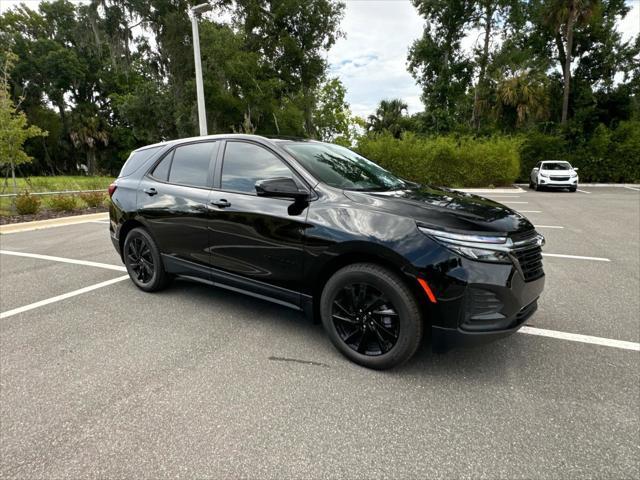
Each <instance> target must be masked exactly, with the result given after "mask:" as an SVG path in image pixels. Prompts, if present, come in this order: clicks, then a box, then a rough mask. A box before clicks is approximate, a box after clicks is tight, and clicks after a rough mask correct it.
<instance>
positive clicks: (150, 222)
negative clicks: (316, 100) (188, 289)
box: [109, 135, 544, 369]
mask: <svg viewBox="0 0 640 480" xmlns="http://www.w3.org/2000/svg"><path fill="white" fill-rule="evenodd" d="M109 194H110V196H111V206H110V217H111V222H110V230H111V239H112V240H113V244H114V246H115V248H116V249H117V250H118V252H119V253H120V255H121V257H122V259H123V261H124V263H125V265H126V267H127V271H128V272H129V275H130V276H131V279H132V280H133V282H134V283H135V284H136V286H138V287H139V288H141V289H142V290H145V291H149V292H151V291H156V290H160V289H162V288H163V287H165V286H167V284H168V283H169V282H170V281H171V279H172V278H173V277H174V276H182V277H188V278H190V279H194V280H198V281H201V282H205V283H208V284H211V285H215V286H219V287H223V288H228V289H231V290H233V291H236V292H243V293H246V294H248V295H253V296H255V297H258V298H262V299H266V300H270V301H273V302H276V303H279V304H281V305H285V306H287V307H291V308H295V309H298V310H303V311H304V312H306V313H307V314H308V315H309V316H311V318H315V319H320V320H321V321H322V323H323V324H324V327H325V329H326V331H327V333H328V335H329V338H330V339H331V341H332V342H333V343H334V345H335V346H336V347H337V348H338V350H340V351H341V352H342V353H343V354H344V355H346V356H347V357H348V358H350V359H351V360H353V361H354V362H357V363H359V364H361V365H364V366H366V367H370V368H378V369H383V368H389V367H392V366H394V365H398V364H400V363H402V362H404V361H406V360H408V359H409V358H410V357H411V356H412V355H413V354H414V353H415V351H416V349H417V348H418V346H419V344H420V341H421V339H422V337H423V333H424V331H425V329H429V330H430V333H431V335H432V337H433V341H434V345H437V346H438V348H440V349H442V348H447V346H450V345H453V344H456V343H457V344H459V343H478V342H484V341H487V340H491V339H495V338H498V337H502V336H505V335H508V334H511V333H513V332H515V331H516V330H517V329H518V328H519V327H520V326H522V325H523V323H524V322H525V321H526V320H527V318H529V317H530V316H531V314H532V313H533V312H534V311H535V310H536V308H537V303H536V302H537V299H538V297H539V296H540V294H541V292H542V289H543V286H544V272H543V270H542V253H541V247H542V245H543V243H544V239H543V237H542V236H541V235H540V234H538V233H537V232H536V231H535V229H534V227H533V225H532V224H531V223H530V222H529V221H528V220H527V219H526V218H524V217H523V216H522V215H520V214H519V213H517V212H514V211H513V210H511V209H509V208H507V207H505V206H503V205H501V204H499V203H496V202H494V201H492V200H488V199H486V198H482V197H478V196H475V195H470V194H466V193H461V192H457V191H453V190H449V189H446V188H435V187H431V186H426V185H418V184H415V183H412V182H409V181H406V180H402V179H400V178H397V177H395V176H394V175H392V174H391V173H389V172H388V171H386V170H384V169H382V168H381V167H379V166H377V165H376V164H375V163H373V162H371V161H369V160H367V159H366V158H363V157H362V156H360V155H358V154H357V153H354V152H353V151H351V150H349V149H347V148H344V147H340V146H338V145H333V144H328V143H322V142H317V141H310V140H294V139H271V138H264V137H259V136H253V135H214V136H208V137H198V138H191V139H183V140H176V141H171V142H166V143H161V144H157V145H151V146H148V147H144V148H140V149H138V150H136V151H134V152H133V153H132V154H131V156H130V157H129V159H128V160H127V162H126V164H125V165H124V167H123V168H122V172H121V173H120V176H119V177H118V179H117V180H116V181H115V182H114V183H113V184H112V185H111V186H110V187H109Z"/></svg>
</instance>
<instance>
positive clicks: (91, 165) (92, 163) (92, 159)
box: [87, 148, 96, 175]
mask: <svg viewBox="0 0 640 480" xmlns="http://www.w3.org/2000/svg"><path fill="white" fill-rule="evenodd" d="M87 169H88V171H89V175H95V174H96V151H95V150H94V149H93V148H90V149H89V150H87Z"/></svg>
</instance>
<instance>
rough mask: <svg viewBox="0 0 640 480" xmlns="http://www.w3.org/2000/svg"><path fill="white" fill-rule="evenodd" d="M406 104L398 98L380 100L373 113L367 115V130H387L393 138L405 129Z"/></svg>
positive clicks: (379, 131)
mask: <svg viewBox="0 0 640 480" xmlns="http://www.w3.org/2000/svg"><path fill="white" fill-rule="evenodd" d="M407 109H408V106H407V104H406V103H405V102H403V101H402V100H400V99H399V98H395V99H393V100H382V101H381V102H380V105H379V106H378V108H377V109H376V113H375V115H369V121H368V122H367V130H369V131H370V132H375V133H381V132H385V131H386V132H389V133H391V135H393V136H394V137H395V138H400V134H401V133H402V132H403V131H404V130H405V129H406V123H407V117H406V113H407Z"/></svg>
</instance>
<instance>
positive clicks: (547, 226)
mask: <svg viewBox="0 0 640 480" xmlns="http://www.w3.org/2000/svg"><path fill="white" fill-rule="evenodd" d="M536 228H564V227H561V226H560V225H536Z"/></svg>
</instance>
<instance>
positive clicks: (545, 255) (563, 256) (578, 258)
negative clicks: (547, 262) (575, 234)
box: [542, 253, 611, 262]
mask: <svg viewBox="0 0 640 480" xmlns="http://www.w3.org/2000/svg"><path fill="white" fill-rule="evenodd" d="M542 256H543V257H558V258H574V259H576V260H594V261H596V262H610V261H611V260H609V259H608V258H601V257H582V256H580V255H563V254H560V253H543V254H542Z"/></svg>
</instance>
